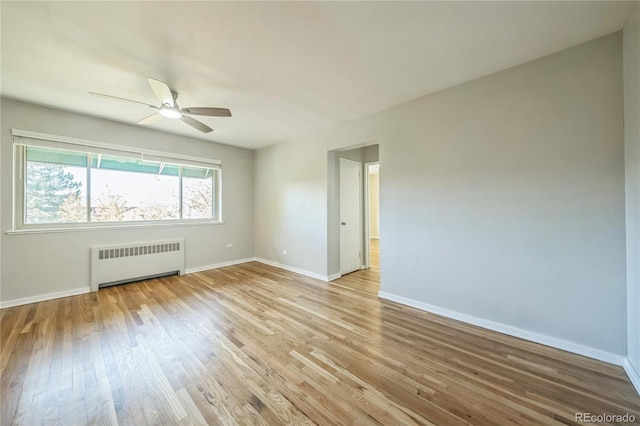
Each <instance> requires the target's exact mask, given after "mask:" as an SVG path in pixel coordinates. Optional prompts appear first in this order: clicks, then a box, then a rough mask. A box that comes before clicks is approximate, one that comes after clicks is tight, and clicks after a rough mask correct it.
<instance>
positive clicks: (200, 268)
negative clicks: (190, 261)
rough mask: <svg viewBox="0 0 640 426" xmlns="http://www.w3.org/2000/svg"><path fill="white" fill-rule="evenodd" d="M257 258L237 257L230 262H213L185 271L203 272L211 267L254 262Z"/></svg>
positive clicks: (188, 272) (186, 272)
mask: <svg viewBox="0 0 640 426" xmlns="http://www.w3.org/2000/svg"><path fill="white" fill-rule="evenodd" d="M255 260H256V258H255V257H248V258H246V259H236V260H230V261H228V262H220V263H213V264H211V265H205V266H198V267H196V268H188V269H185V271H184V273H185V274H193V273H194V272H202V271H208V270H209V269H218V268H224V267H225V266H233V265H239V264H241V263H247V262H253V261H255Z"/></svg>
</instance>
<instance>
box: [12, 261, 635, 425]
mask: <svg viewBox="0 0 640 426" xmlns="http://www.w3.org/2000/svg"><path fill="white" fill-rule="evenodd" d="M376 274H377V270H376V268H372V269H371V270H368V271H361V272H358V273H355V274H350V275H348V276H346V277H344V278H342V279H340V280H337V281H335V282H333V283H324V282H321V281H318V280H314V279H311V278H306V277H303V276H301V275H297V274H294V273H290V272H287V271H283V270H280V269H277V268H273V267H270V266H266V265H263V264H259V263H255V262H251V263H246V264H243V265H238V266H231V267H226V268H221V269H216V270H211V271H206V272H200V273H194V274H189V275H186V276H183V277H167V278H162V279H155V280H149V281H145V282H140V283H134V284H128V285H123V286H118V287H111V288H107V289H103V290H100V292H98V293H93V294H87V295H81V296H75V297H68V298H65V299H58V300H52V301H48V302H41V303H36V304H32V305H26V306H21V307H15V308H10V309H4V310H2V311H1V320H2V324H1V331H2V335H1V343H2V348H1V358H0V373H1V387H0V392H1V397H2V403H1V407H0V408H1V410H2V413H1V416H2V417H1V421H0V423H1V424H2V425H11V424H24V425H37V424H70V425H83V424H94V423H101V424H130V425H145V424H154V425H155V424H168V425H169V424H180V425H191V424H213V425H216V424H251V425H253V424H269V425H272V424H289V423H295V424H312V423H316V424H320V425H331V424H378V423H380V424H385V425H403V424H437V425H444V426H448V425H466V424H484V425H490V424H491V425H496V424H516V425H529V424H539V425H553V424H575V423H574V419H575V413H576V412H590V413H610V414H624V413H631V414H633V415H635V416H636V418H637V419H638V418H640V397H638V395H637V394H636V392H635V390H634V389H633V388H632V386H631V384H630V383H629V380H628V379H627V377H626V376H625V374H624V372H623V370H622V369H621V368H620V367H616V366H612V365H607V364H605V363H602V362H598V361H594V360H592V359H588V358H584V357H580V356H577V355H572V354H569V353H566V352H563V351H560V350H555V349H551V348H548V347H545V346H541V345H536V344H533V343H529V342H526V341H523V340H519V339H515V338H512V337H508V336H504V335H501V334H498V333H494V332H490V331H487V330H483V329H480V328H477V327H473V326H470V325H466V324H463V323H460V322H456V321H453V320H449V319H446V318H442V317H438V316H436V315H432V314H428V313H425V312H421V311H418V310H415V309H412V308H409V307H406V306H403V305H400V304H396V303H393V302H389V301H385V300H380V299H378V298H377V297H376V291H377V277H376ZM416 279H417V280H419V277H416Z"/></svg>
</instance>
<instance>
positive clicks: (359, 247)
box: [327, 143, 380, 293]
mask: <svg viewBox="0 0 640 426" xmlns="http://www.w3.org/2000/svg"><path fill="white" fill-rule="evenodd" d="M378 162H379V145H378V144H376V143H372V144H366V145H360V146H352V147H348V148H343V149H339V150H333V151H327V281H333V280H336V279H339V278H341V277H343V276H344V277H345V279H346V278H347V277H348V278H349V281H350V282H351V284H353V285H354V287H357V288H359V289H360V290H362V289H364V288H366V289H367V290H369V289H370V290H371V291H372V292H374V291H375V292H376V293H377V291H378V290H377V289H379V286H380V273H379V269H378V266H377V265H379V261H378V258H377V256H376V255H377V253H378V251H377V250H376V249H377V242H378V241H379V240H378V239H376V240H375V241H373V244H371V241H370V240H369V234H370V231H369V222H370V220H369V212H368V211H369V208H368V202H369V201H368V200H369V198H370V197H369V195H368V185H369V178H368V177H367V172H368V170H369V165H375V164H378ZM345 168H346V169H345ZM356 168H357V169H358V170H357V173H359V177H358V179H357V182H356V176H357V174H356ZM341 169H342V170H341ZM341 175H344V177H345V179H342V178H341ZM341 182H342V185H343V186H344V185H345V184H346V183H345V182H351V183H350V184H348V188H343V189H341ZM356 185H357V186H356ZM373 185H375V183H374V184H373ZM356 205H357V208H356ZM341 207H342V208H341ZM341 210H348V211H350V212H351V214H353V215H354V216H351V217H350V218H349V219H347V216H346V215H347V213H346V211H341ZM376 211H377V210H376ZM356 212H357V215H355V213H356ZM373 221H374V223H375V224H376V225H377V224H378V223H379V220H378V219H377V218H374V219H373ZM343 222H344V223H345V225H342V223H343ZM351 224H355V226H353V227H352V226H350V225H351ZM356 228H358V229H356ZM377 228H379V226H378V227H377ZM347 235H350V236H349V237H347ZM376 236H378V238H379V235H374V237H376ZM356 240H357V241H356ZM372 246H373V248H372ZM374 257H375V259H374ZM371 260H373V261H374V262H373V265H371ZM370 266H373V267H374V268H375V271H372V270H371V269H370ZM341 283H342V284H343V285H345V282H344V281H341ZM351 284H349V285H351ZM376 288H377V289H376Z"/></svg>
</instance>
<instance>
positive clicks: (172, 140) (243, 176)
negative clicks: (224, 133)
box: [0, 99, 254, 302]
mask: <svg viewBox="0 0 640 426" xmlns="http://www.w3.org/2000/svg"><path fill="white" fill-rule="evenodd" d="M1 102H2V103H1V110H2V116H1V117H2V126H1V132H2V133H1V151H2V154H1V159H2V163H1V164H2V168H1V179H2V180H1V182H2V186H1V188H0V199H1V200H2V209H1V214H2V216H1V226H2V234H1V236H0V239H1V245H2V275H1V288H0V300H1V301H3V302H6V301H10V300H13V299H18V298H23V297H33V296H38V295H42V294H46V293H52V292H61V291H67V290H72V289H78V288H82V287H87V286H88V285H89V247H91V246H93V245H103V244H118V243H127V242H136V241H149V240H152V241H153V240H162V239H165V238H184V239H185V249H186V267H187V268H188V269H192V268H199V267H205V266H207V265H211V264H216V263H220V262H227V261H232V260H236V259H243V258H248V257H253V213H254V208H253V199H254V197H253V152H252V151H249V150H245V149H241V148H235V147H230V146H227V145H222V144H216V143H211V142H207V141H203V140H199V139H193V138H188V137H184V136H177V135H171V134H168V133H163V132H158V131H155V130H152V129H148V128H143V127H140V126H133V125H128V124H123V123H117V122H114V121H107V120H102V119H98V118H94V117H88V116H83V115H79V114H74V113H70V112H65V111H60V110H55V109H50V108H45V107H42V106H38V105H33V104H28V103H24V102H18V101H15V100H10V99H2V100H1ZM12 128H19V129H24V130H32V131H37V132H43V133H52V134H56V135H61V136H69V137H76V138H83V139H90V140H95V141H102V142H109V143H114V144H120V145H130V146H134V147H141V148H147V149H153V150H158V151H167V152H173V153H180V154H185V155H193V156H200V157H205V158H214V159H218V160H221V161H222V163H223V172H222V173H223V219H224V221H225V224H223V225H197V226H193V225H192V226H172V227H151V228H148V229H120V230H92V231H75V232H60V233H44V234H20V235H8V234H6V233H5V231H8V230H10V228H11V217H12V212H11V209H12V201H11V197H12V195H11V194H12V187H11V185H12V178H11V171H12V164H11V161H12V143H13V139H12V136H11V129H12ZM227 243H233V244H234V247H233V248H232V249H227V248H226V244H227Z"/></svg>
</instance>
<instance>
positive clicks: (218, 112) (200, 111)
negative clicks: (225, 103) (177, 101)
mask: <svg viewBox="0 0 640 426" xmlns="http://www.w3.org/2000/svg"><path fill="white" fill-rule="evenodd" d="M182 112H184V113H187V114H193V115H207V116H209V117H231V111H229V110H228V109H226V108H182Z"/></svg>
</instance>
